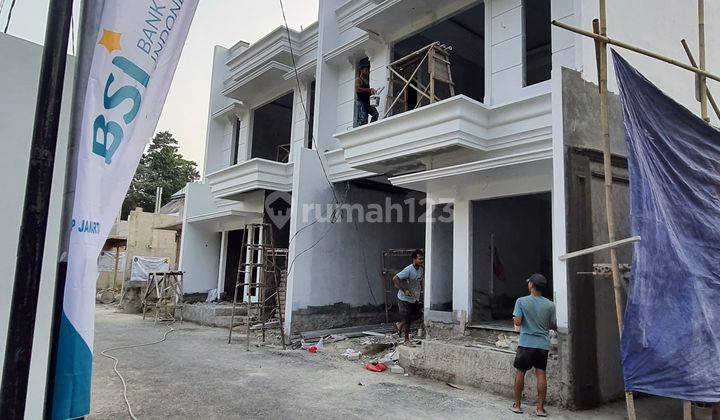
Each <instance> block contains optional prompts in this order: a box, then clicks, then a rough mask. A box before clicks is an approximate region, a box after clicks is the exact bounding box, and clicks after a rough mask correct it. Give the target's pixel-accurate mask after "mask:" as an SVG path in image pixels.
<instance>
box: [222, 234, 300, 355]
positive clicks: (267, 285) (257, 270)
mask: <svg viewBox="0 0 720 420" xmlns="http://www.w3.org/2000/svg"><path fill="white" fill-rule="evenodd" d="M281 259H285V261H286V262H287V249H276V248H275V244H274V240H273V228H272V225H270V224H269V223H249V224H246V225H245V227H244V228H243V234H242V243H241V247H240V262H239V264H238V272H237V278H236V280H235V293H234V296H233V309H232V314H231V316H230V326H229V333H228V344H230V343H231V342H232V333H233V329H234V328H235V327H236V326H239V325H241V324H238V325H235V312H236V308H237V307H238V304H239V303H240V304H243V305H245V307H246V308H247V313H246V319H245V326H246V333H247V337H246V338H247V340H246V350H248V351H249V350H250V331H251V329H250V324H251V320H253V319H255V320H256V321H259V322H260V324H261V328H262V341H263V342H265V329H266V328H265V327H266V325H265V323H266V321H267V320H268V319H270V318H271V317H275V316H277V318H278V322H279V326H280V339H281V340H282V346H283V349H285V330H284V328H283V327H284V326H283V318H284V317H283V315H284V313H283V311H282V309H283V306H282V301H281V296H284V292H282V293H280V291H281V288H280V276H281V266H280V265H279V264H278V260H281ZM269 292H271V293H269ZM241 293H243V294H244V295H245V302H238V298H240V299H242V295H241ZM268 308H269V311H268Z"/></svg>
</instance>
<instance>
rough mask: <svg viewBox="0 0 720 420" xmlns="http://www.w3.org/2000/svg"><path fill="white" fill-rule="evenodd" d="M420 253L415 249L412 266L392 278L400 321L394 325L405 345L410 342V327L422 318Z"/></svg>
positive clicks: (421, 258)
mask: <svg viewBox="0 0 720 420" xmlns="http://www.w3.org/2000/svg"><path fill="white" fill-rule="evenodd" d="M424 262H425V258H424V256H423V253H422V251H420V250H419V249H416V250H415V251H413V253H412V264H410V265H408V266H407V267H405V268H404V269H403V270H402V271H401V272H399V273H397V274H396V275H395V276H393V278H392V283H393V286H395V288H396V289H398V292H397V298H398V309H399V312H400V320H399V321H398V322H396V323H395V328H397V332H398V334H402V333H403V332H404V333H405V343H409V342H410V326H411V325H412V323H413V322H415V321H417V320H418V319H420V317H421V316H422V304H421V303H420V300H419V298H420V291H421V290H422V282H423V278H424V274H425V271H424V268H423V263H424Z"/></svg>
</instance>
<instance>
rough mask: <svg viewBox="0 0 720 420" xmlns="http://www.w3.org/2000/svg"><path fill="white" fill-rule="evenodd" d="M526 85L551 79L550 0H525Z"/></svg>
mask: <svg viewBox="0 0 720 420" xmlns="http://www.w3.org/2000/svg"><path fill="white" fill-rule="evenodd" d="M523 34H524V64H525V66H524V67H525V68H524V71H525V86H530V85H534V84H535V83H540V82H544V81H545V80H550V71H551V70H552V42H551V36H550V0H525V1H524V2H523Z"/></svg>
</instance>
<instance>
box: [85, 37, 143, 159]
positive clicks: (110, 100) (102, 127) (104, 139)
mask: <svg viewBox="0 0 720 420" xmlns="http://www.w3.org/2000/svg"><path fill="white" fill-rule="evenodd" d="M105 32H106V33H108V32H110V31H105ZM119 37H120V34H116V38H117V39H118V43H119ZM101 42H102V41H101ZM103 45H104V44H103ZM118 49H119V48H118ZM108 50H110V48H108ZM112 64H113V66H115V67H116V68H117V69H118V70H120V71H122V73H119V76H123V78H124V79H126V80H128V81H130V80H132V81H135V82H137V83H139V86H136V85H135V84H134V83H132V84H124V85H122V86H120V87H118V88H116V89H115V90H114V91H113V92H112V94H111V93H110V90H111V89H112V88H113V84H114V83H115V80H116V76H115V73H114V72H110V74H109V75H108V77H107V80H106V81H105V89H104V90H103V108H104V109H105V110H106V111H110V110H112V109H114V108H117V107H118V106H120V105H121V104H123V103H125V102H128V101H129V104H130V109H129V110H128V111H127V112H126V113H125V114H123V117H122V121H121V122H119V123H118V122H117V121H112V120H108V119H107V118H106V117H105V115H103V114H100V115H98V116H97V117H96V118H95V121H94V122H93V143H92V152H93V153H94V154H96V155H98V156H100V157H102V158H103V159H104V160H105V163H106V164H108V165H109V164H110V163H112V158H113V155H115V153H116V152H117V151H118V149H119V148H120V145H121V144H122V140H123V137H124V135H125V131H124V128H127V127H128V126H129V125H130V124H132V122H133V121H134V120H135V118H137V115H138V112H139V111H140V105H141V104H142V93H141V92H140V89H142V90H143V92H144V91H145V88H147V85H148V82H149V81H150V75H149V74H148V73H147V72H146V71H145V70H143V69H141V68H140V67H139V66H138V65H137V64H135V63H133V62H132V61H130V60H129V59H127V58H125V57H123V56H117V57H115V58H113V60H112ZM118 80H119V79H118Z"/></svg>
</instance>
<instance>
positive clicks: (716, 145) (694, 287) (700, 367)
mask: <svg viewBox="0 0 720 420" xmlns="http://www.w3.org/2000/svg"><path fill="white" fill-rule="evenodd" d="M613 57H614V62H615V74H616V76H617V80H618V85H619V87H620V94H621V98H622V104H623V111H624V117H625V131H626V144H627V149H628V150H627V152H628V164H629V170H630V206H631V225H632V231H633V235H640V236H642V240H641V241H640V242H639V243H638V244H636V245H635V254H634V257H633V265H632V278H631V281H630V289H629V297H628V305H627V310H626V312H625V330H624V332H623V336H622V364H623V374H624V377H625V387H626V388H627V389H628V390H632V391H640V392H645V393H648V394H653V395H660V396H666V397H672V398H678V399H683V400H690V401H704V402H719V401H720V131H717V130H716V129H714V128H712V127H711V126H710V125H708V124H707V123H705V122H703V121H702V120H701V119H699V118H698V117H696V116H695V115H693V114H692V113H691V112H690V111H688V110H687V109H685V108H684V107H683V106H681V105H680V104H678V103H676V102H675V101H673V100H672V99H670V98H669V97H667V96H666V95H665V94H663V93H662V92H661V91H660V90H658V88H657V87H655V86H654V85H653V84H652V83H650V82H649V81H648V80H647V79H645V78H644V77H643V76H642V75H641V74H640V73H639V72H638V71H637V70H635V69H634V68H633V67H632V66H630V65H629V64H628V63H627V62H626V61H625V60H623V58H622V57H620V56H619V55H618V54H617V53H616V52H614V51H613ZM688 88H691V87H688Z"/></svg>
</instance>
